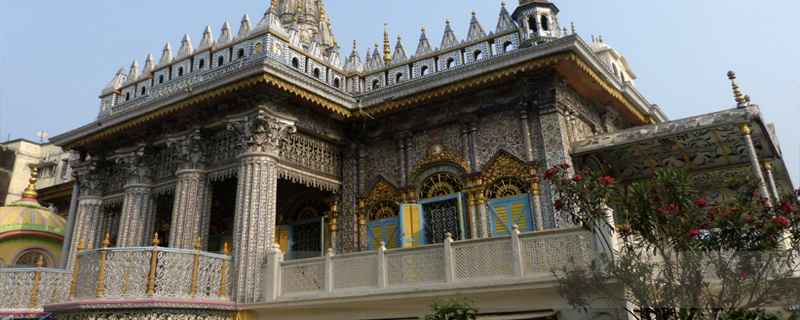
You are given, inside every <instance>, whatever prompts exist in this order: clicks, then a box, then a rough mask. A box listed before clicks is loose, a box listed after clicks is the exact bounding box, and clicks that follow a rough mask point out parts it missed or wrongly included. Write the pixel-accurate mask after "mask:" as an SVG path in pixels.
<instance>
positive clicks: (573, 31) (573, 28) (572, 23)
mask: <svg viewBox="0 0 800 320" xmlns="http://www.w3.org/2000/svg"><path fill="white" fill-rule="evenodd" d="M569 25H570V26H571V27H572V34H575V22H570V23H569Z"/></svg>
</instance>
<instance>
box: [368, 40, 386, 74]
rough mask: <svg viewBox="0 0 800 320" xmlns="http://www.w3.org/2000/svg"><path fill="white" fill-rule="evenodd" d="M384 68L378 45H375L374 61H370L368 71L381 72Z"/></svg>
mask: <svg viewBox="0 0 800 320" xmlns="http://www.w3.org/2000/svg"><path fill="white" fill-rule="evenodd" d="M383 67H384V63H383V60H382V59H381V53H380V52H379V51H378V44H377V43H376V44H375V50H373V51H372V59H370V60H369V65H367V71H373V70H379V69H382V68H383Z"/></svg>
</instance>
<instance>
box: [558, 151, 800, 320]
mask: <svg viewBox="0 0 800 320" xmlns="http://www.w3.org/2000/svg"><path fill="white" fill-rule="evenodd" d="M570 177H571V178H570ZM688 178H689V177H688V174H687V173H686V172H684V171H678V170H674V169H667V170H659V171H656V172H655V181H656V184H657V186H656V189H653V188H652V187H651V185H650V184H648V183H645V182H640V183H633V184H632V185H630V186H628V187H627V189H625V190H623V189H622V187H621V186H620V183H619V182H618V181H616V180H614V179H613V178H612V177H609V176H605V175H603V174H602V173H600V172H592V173H590V172H586V171H582V172H576V173H574V174H573V173H571V172H570V169H569V165H567V164H562V165H557V166H555V167H553V168H551V169H549V170H547V171H546V172H545V176H544V179H546V180H549V181H550V182H551V183H552V185H553V186H554V188H555V190H556V198H557V199H556V200H555V209H556V211H558V212H559V213H562V214H565V215H567V216H569V218H570V219H571V221H572V222H573V223H575V224H576V225H578V226H581V227H583V228H584V229H586V230H588V231H591V232H593V233H596V234H598V238H600V239H604V241H601V242H602V243H601V245H602V246H603V247H604V250H603V251H604V252H606V253H609V254H601V255H600V257H599V258H598V259H596V260H595V261H594V262H592V263H590V265H589V266H586V267H584V266H579V265H575V264H574V263H573V264H572V265H571V266H565V267H563V268H562V269H561V270H553V274H554V275H555V276H556V277H557V278H558V282H557V284H556V285H555V287H556V289H557V290H558V293H559V294H560V295H561V296H562V297H563V298H565V299H566V300H567V301H568V302H569V303H570V305H572V306H573V307H575V308H582V309H584V310H587V308H588V307H589V306H590V304H591V302H592V301H593V300H592V299H606V300H612V301H616V302H617V303H619V305H622V306H624V305H625V304H624V303H623V301H629V302H632V304H633V306H634V308H633V309H635V310H636V312H634V310H628V311H629V312H631V314H632V315H634V316H636V317H641V318H642V319H644V318H652V319H677V318H680V319H706V318H711V319H716V318H719V317H721V316H723V315H728V314H732V313H736V312H739V311H741V310H745V309H753V308H759V307H763V306H767V305H770V304H775V303H778V302H780V301H784V299H786V297H789V296H792V295H794V296H796V297H800V289H798V288H800V283H798V282H797V279H794V278H792V277H791V275H792V272H793V271H795V270H798V263H797V261H796V260H798V259H797V258H798V253H800V251H799V250H798V248H800V213H798V210H797V208H798V207H800V204H798V197H800V190H795V191H794V192H790V193H788V194H785V195H783V196H781V198H780V199H772V200H769V199H763V198H761V197H760V196H759V195H758V193H757V190H758V187H759V181H758V180H741V179H731V180H729V181H726V182H725V187H726V189H727V191H726V193H727V194H728V195H730V200H731V201H730V203H729V204H728V205H727V206H724V207H712V206H711V205H710V204H709V203H708V202H707V201H705V200H704V199H698V192H697V191H696V190H693V189H692V188H691V186H690V184H689V182H688ZM609 207H617V208H622V210H621V212H617V214H618V221H616V222H613V221H611V218H610V213H611V210H610V209H609ZM604 234H605V235H606V236H603V235H604ZM609 234H613V237H612V236H608V235H609ZM613 238H616V239H617V241H618V242H619V243H617V245H616V246H615V245H614V240H612V239H613ZM584 270H585V271H584ZM623 292H624V294H622V293H623ZM590 298H591V299H590Z"/></svg>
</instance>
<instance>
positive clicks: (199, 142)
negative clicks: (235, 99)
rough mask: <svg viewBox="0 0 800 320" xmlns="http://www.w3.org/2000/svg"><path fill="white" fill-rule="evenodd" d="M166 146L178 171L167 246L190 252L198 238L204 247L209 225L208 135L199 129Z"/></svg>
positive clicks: (169, 139) (171, 138)
mask: <svg viewBox="0 0 800 320" xmlns="http://www.w3.org/2000/svg"><path fill="white" fill-rule="evenodd" d="M167 147H168V148H170V149H171V150H172V151H173V152H174V153H175V158H176V161H177V162H178V171H177V172H175V176H176V178H177V181H176V183H175V200H174V204H173V207H172V221H171V223H170V227H171V229H172V230H171V231H170V234H169V246H170V247H171V248H179V249H193V248H194V246H195V244H196V243H197V238H200V243H201V246H202V247H206V246H207V242H208V241H207V240H208V223H209V222H210V217H208V215H210V214H211V210H210V208H209V207H208V206H209V205H210V201H209V199H208V198H209V197H210V194H209V193H210V185H209V181H208V175H207V174H206V173H205V171H203V169H205V165H206V161H207V160H206V159H207V154H208V149H209V147H208V140H207V134H206V133H205V132H204V131H202V130H200V129H192V130H190V131H189V132H185V133H182V134H178V135H176V136H172V137H170V138H168V139H167Z"/></svg>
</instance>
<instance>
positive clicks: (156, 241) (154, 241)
mask: <svg viewBox="0 0 800 320" xmlns="http://www.w3.org/2000/svg"><path fill="white" fill-rule="evenodd" d="M152 243H153V246H154V247H155V246H157V245H158V244H159V243H161V241H158V232H156V233H155V234H154V235H153V242H152Z"/></svg>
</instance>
